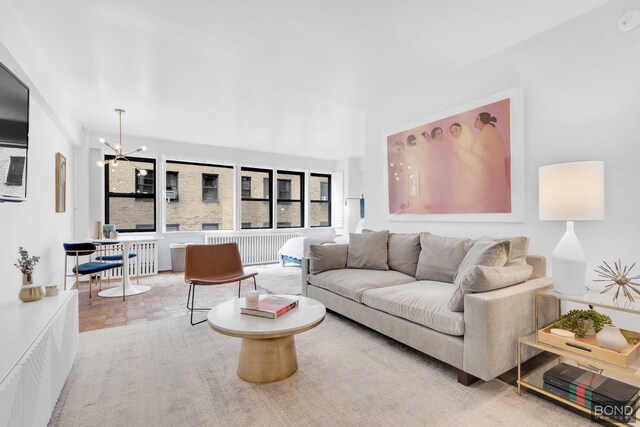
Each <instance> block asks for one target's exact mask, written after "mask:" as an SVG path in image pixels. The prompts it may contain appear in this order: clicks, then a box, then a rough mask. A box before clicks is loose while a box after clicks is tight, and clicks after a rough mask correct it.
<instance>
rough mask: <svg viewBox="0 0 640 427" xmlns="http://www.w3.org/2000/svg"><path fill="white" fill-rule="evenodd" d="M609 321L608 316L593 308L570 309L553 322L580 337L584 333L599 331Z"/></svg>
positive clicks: (590, 333)
mask: <svg viewBox="0 0 640 427" xmlns="http://www.w3.org/2000/svg"><path fill="white" fill-rule="evenodd" d="M610 323H612V322H611V318H610V317H609V316H607V315H606V314H602V313H598V312H597V311H595V310H593V309H592V310H570V311H569V312H568V313H567V314H565V315H563V316H562V317H561V318H560V319H559V320H558V321H557V322H556V323H555V327H556V328H559V329H564V330H566V331H571V332H573V333H574V334H576V337H579V338H582V337H584V336H585V335H594V334H595V333H597V332H600V331H601V330H602V328H603V327H604V325H607V324H610Z"/></svg>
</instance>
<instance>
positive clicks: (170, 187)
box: [167, 171, 178, 201]
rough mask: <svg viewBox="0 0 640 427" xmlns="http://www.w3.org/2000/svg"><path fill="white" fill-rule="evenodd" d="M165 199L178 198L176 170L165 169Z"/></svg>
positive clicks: (173, 199)
mask: <svg viewBox="0 0 640 427" xmlns="http://www.w3.org/2000/svg"><path fill="white" fill-rule="evenodd" d="M167 200H172V201H177V200H178V172H174V171H167Z"/></svg>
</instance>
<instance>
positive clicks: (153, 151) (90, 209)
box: [77, 116, 338, 270]
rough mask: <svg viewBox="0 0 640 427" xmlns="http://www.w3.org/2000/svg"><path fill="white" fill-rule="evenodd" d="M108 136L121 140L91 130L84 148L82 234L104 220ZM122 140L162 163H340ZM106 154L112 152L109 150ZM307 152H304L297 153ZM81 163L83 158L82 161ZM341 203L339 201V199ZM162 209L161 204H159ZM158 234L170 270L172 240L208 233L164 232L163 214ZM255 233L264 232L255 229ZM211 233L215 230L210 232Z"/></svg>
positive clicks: (327, 169)
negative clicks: (104, 162) (103, 165)
mask: <svg viewBox="0 0 640 427" xmlns="http://www.w3.org/2000/svg"><path fill="white" fill-rule="evenodd" d="M123 128H124V129H125V132H126V116H124V118H123ZM100 137H104V138H106V139H107V140H109V141H117V139H118V136H117V135H113V134H103V133H97V132H87V133H86V141H85V144H86V145H87V146H90V147H91V148H87V147H84V148H83V149H82V151H81V154H79V155H80V156H82V159H83V160H82V163H84V164H86V165H89V166H88V167H87V168H84V167H83V168H82V169H79V170H78V181H79V182H80V183H82V182H88V183H89V184H88V185H84V184H81V185H83V187H82V188H80V187H79V192H78V194H79V197H80V198H83V199H84V198H86V200H89V203H88V204H87V205H86V206H81V207H80V206H79V209H80V210H79V213H78V226H77V233H78V235H79V236H80V237H82V238H85V237H90V236H91V235H92V234H93V228H94V224H95V222H96V221H104V178H103V177H104V175H103V174H104V172H103V170H102V169H100V168H98V167H96V166H95V162H96V160H98V159H100V158H101V157H102V156H103V152H102V146H101V144H100V143H98V142H97V141H98V139H99V138H100ZM122 141H123V142H122V143H123V145H124V147H125V149H126V150H133V149H135V148H137V147H139V146H140V145H146V146H147V147H148V150H147V152H145V153H143V155H142V156H144V157H152V158H156V160H157V161H158V162H160V160H161V156H164V157H165V158H166V159H172V160H184V161H196V162H209V163H225V164H236V165H237V166H238V167H241V166H252V167H266V168H275V169H293V170H298V171H305V170H310V171H312V172H324V173H331V172H334V171H335V170H336V162H334V161H330V160H320V159H313V158H309V157H302V156H295V155H291V156H283V155H278V154H272V153H265V152H258V151H249V150H239V149H233V148H225V147H214V146H209V145H201V144H189V143H183V142H177V141H166V140H156V139H148V138H140V137H128V136H126V135H124V136H123V138H122ZM104 154H111V153H108V152H107V151H105V152H104ZM294 154H304V153H294ZM79 163H80V161H79ZM336 203H338V201H336ZM159 208H160V207H159ZM157 221H158V224H157V229H158V232H157V233H156V236H157V237H159V238H160V240H159V253H158V257H159V261H158V264H159V268H160V270H168V269H170V268H171V256H170V251H169V245H170V244H171V243H183V242H194V243H203V242H204V235H205V234H206V233H204V232H201V231H197V232H170V233H163V232H162V231H161V229H162V224H161V223H160V215H157ZM253 232H260V231H258V230H254V231H253ZM306 232H308V233H318V232H324V233H326V230H324V231H323V230H317V229H314V230H307V231H306ZM209 233H211V232H209Z"/></svg>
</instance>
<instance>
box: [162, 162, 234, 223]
mask: <svg viewBox="0 0 640 427" xmlns="http://www.w3.org/2000/svg"><path fill="white" fill-rule="evenodd" d="M165 169H166V171H167V174H169V172H171V173H172V174H175V175H176V176H179V177H180V200H179V201H178V202H175V203H174V202H173V201H170V202H169V203H166V204H165V209H166V227H168V226H169V225H170V224H175V225H178V226H179V230H180V231H201V230H213V229H214V228H205V225H206V224H215V225H216V227H217V228H215V230H233V224H234V202H233V201H234V197H233V191H234V189H233V183H234V169H233V167H231V166H222V165H214V164H206V163H192V162H181V161H176V160H167V162H166V166H165ZM168 185H169V181H168V180H167V186H168Z"/></svg>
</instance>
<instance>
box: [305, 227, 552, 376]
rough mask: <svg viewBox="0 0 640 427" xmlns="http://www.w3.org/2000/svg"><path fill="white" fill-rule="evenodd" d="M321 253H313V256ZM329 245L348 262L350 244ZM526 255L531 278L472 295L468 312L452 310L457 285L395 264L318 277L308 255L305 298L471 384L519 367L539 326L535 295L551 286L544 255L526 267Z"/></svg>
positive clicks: (544, 312) (545, 310)
mask: <svg viewBox="0 0 640 427" xmlns="http://www.w3.org/2000/svg"><path fill="white" fill-rule="evenodd" d="M527 246H528V239H527ZM315 248H317V247H316V246H312V247H311V248H310V257H311V258H313V257H314V251H316V249H315ZM327 248H328V247H327V246H323V251H324V255H325V256H326V255H327V252H326V251H327V250H329V251H332V252H333V253H332V254H329V255H330V256H335V257H337V258H340V257H344V255H343V254H341V253H339V252H341V251H342V252H344V251H346V249H345V245H335V246H331V247H329V248H331V249H327ZM423 251H424V247H423ZM389 256H390V257H391V254H389ZM524 256H526V263H527V264H529V265H531V266H532V267H533V272H532V274H531V277H530V278H529V280H527V281H525V282H523V283H520V284H516V285H513V286H509V287H504V288H501V289H496V290H491V291H487V292H480V293H469V294H466V295H465V296H464V311H462V312H456V311H452V310H450V309H449V307H448V303H449V301H450V299H451V297H452V294H453V292H454V285H453V284H452V283H445V282H440V281H432V280H417V279H416V278H415V277H414V276H411V275H409V274H405V273H403V272H400V271H396V270H394V269H393V268H392V267H393V266H392V263H390V265H389V267H390V268H389V269H388V270H370V269H361V268H337V269H330V270H328V271H322V272H319V273H315V274H314V273H313V272H312V271H310V269H309V268H310V265H309V264H310V261H309V258H304V259H303V263H302V295H304V296H307V297H309V298H313V299H315V300H317V301H320V302H322V303H323V304H324V305H325V306H326V307H327V308H328V309H329V310H332V311H334V312H336V313H339V314H341V315H343V316H345V317H348V318H350V319H352V320H354V321H356V322H358V323H360V324H362V325H365V326H367V327H369V328H371V329H374V330H376V331H378V332H380V333H382V334H384V335H387V336H389V337H391V338H393V339H395V340H397V341H399V342H402V343H404V344H406V345H408V346H410V347H413V348H414V349H416V350H419V351H421V352H423V353H425V354H428V355H430V356H432V357H435V358H436V359H439V360H441V361H443V362H445V363H447V364H449V365H451V366H453V367H455V368H457V369H458V381H459V382H460V383H462V384H465V385H469V384H471V383H473V382H474V381H476V380H477V379H478V378H479V379H482V380H485V381H488V380H490V379H492V378H495V377H497V376H499V375H500V374H502V373H504V372H506V371H508V370H510V369H512V368H513V367H515V366H516V365H517V339H518V337H520V336H522V335H525V334H527V333H530V332H532V331H534V330H535V329H536V327H535V325H534V322H535V321H534V318H535V315H534V293H535V292H536V291H537V290H539V289H544V288H547V287H549V286H551V284H552V283H551V279H550V278H548V277H546V261H545V258H544V257H541V256H527V255H526V254H524V255H523V257H522V258H523V264H524ZM340 264H341V263H340ZM345 264H346V260H345ZM341 265H342V264H341ZM345 266H346V265H345ZM539 315H540V320H539V322H540V323H541V324H542V323H543V322H547V321H551V320H553V319H554V315H555V306H553V305H551V304H549V305H542V306H541V312H540V313H539ZM527 348H528V347H527ZM531 356H533V353H530V352H527V353H524V354H523V355H522V357H523V359H528V358H529V357H531Z"/></svg>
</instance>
